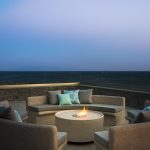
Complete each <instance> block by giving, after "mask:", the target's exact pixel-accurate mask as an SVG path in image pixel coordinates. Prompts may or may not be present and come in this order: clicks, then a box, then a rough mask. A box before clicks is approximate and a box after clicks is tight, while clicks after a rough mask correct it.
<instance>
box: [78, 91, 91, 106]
mask: <svg viewBox="0 0 150 150" xmlns="http://www.w3.org/2000/svg"><path fill="white" fill-rule="evenodd" d="M92 92H93V89H88V90H80V91H79V100H80V103H81V104H92Z"/></svg>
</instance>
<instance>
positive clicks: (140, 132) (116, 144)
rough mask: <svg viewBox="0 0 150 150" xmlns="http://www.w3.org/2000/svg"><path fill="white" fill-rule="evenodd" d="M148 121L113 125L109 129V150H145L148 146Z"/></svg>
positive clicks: (149, 132)
mask: <svg viewBox="0 0 150 150" xmlns="http://www.w3.org/2000/svg"><path fill="white" fill-rule="evenodd" d="M149 139H150V122H148V123H139V124H132V125H122V126H115V127H112V128H110V130H109V142H110V143H109V148H110V149H111V150H134V149H135V150H142V149H143V150H147V149H149V148H150V142H149Z"/></svg>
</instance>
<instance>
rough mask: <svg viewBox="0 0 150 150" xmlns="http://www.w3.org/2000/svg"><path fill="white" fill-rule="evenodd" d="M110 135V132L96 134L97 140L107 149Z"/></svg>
mask: <svg viewBox="0 0 150 150" xmlns="http://www.w3.org/2000/svg"><path fill="white" fill-rule="evenodd" d="M108 133H109V132H108V131H100V132H95V134H94V137H95V140H96V141H97V142H98V143H100V144H101V145H103V146H104V147H106V148H108V147H109V136H108V135H109V134H108Z"/></svg>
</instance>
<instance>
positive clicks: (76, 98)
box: [64, 90, 80, 104]
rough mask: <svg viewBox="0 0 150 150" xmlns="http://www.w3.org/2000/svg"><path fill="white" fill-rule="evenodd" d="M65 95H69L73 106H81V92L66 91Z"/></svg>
mask: <svg viewBox="0 0 150 150" xmlns="http://www.w3.org/2000/svg"><path fill="white" fill-rule="evenodd" d="M64 93H65V94H69V95H70V98H71V102H72V104H80V101H79V90H64Z"/></svg>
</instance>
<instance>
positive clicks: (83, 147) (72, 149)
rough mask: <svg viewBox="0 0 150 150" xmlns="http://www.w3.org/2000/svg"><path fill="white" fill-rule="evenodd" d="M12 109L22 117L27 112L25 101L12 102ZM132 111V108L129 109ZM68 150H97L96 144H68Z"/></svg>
mask: <svg viewBox="0 0 150 150" xmlns="http://www.w3.org/2000/svg"><path fill="white" fill-rule="evenodd" d="M10 104H11V106H12V108H14V109H16V110H17V111H18V112H19V114H20V115H22V114H24V113H25V112H26V107H25V102H24V101H13V102H10ZM127 109H132V108H127ZM67 150H95V146H94V143H87V144H72V143H71V144H70V143H69V144H68V146H67Z"/></svg>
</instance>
